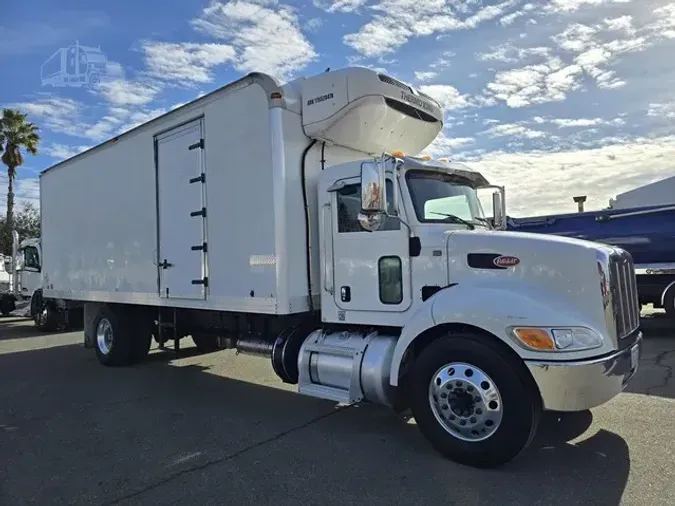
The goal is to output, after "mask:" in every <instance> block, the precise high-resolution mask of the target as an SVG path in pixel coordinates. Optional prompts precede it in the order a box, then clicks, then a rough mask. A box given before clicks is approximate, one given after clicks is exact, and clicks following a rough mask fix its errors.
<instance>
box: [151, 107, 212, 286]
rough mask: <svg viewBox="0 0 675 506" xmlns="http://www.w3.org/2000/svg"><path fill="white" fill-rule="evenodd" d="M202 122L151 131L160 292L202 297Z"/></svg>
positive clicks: (203, 283)
mask: <svg viewBox="0 0 675 506" xmlns="http://www.w3.org/2000/svg"><path fill="white" fill-rule="evenodd" d="M202 132H203V123H202V120H201V119H199V120H195V121H192V122H190V123H187V124H184V125H181V126H179V127H176V128H174V129H172V130H170V131H168V132H165V133H163V134H161V135H159V136H156V137H155V154H156V164H157V221H158V225H157V226H158V246H157V250H158V251H157V253H158V254H157V265H158V269H159V275H158V281H159V294H160V297H163V298H171V299H204V298H206V287H207V286H208V277H207V273H206V257H205V255H206V237H205V220H206V206H205V199H204V184H205V183H206V179H205V174H204V171H205V167H204V159H203V148H204V143H203V141H202V139H203V133H202Z"/></svg>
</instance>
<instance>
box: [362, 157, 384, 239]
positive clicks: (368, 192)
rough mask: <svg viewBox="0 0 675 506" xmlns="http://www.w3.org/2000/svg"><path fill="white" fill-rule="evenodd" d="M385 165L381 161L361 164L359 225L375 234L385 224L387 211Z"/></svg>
mask: <svg viewBox="0 0 675 506" xmlns="http://www.w3.org/2000/svg"><path fill="white" fill-rule="evenodd" d="M384 170H385V167H384V163H382V162H379V161H369V162H363V163H362V164H361V212H360V213H359V223H360V224H361V226H362V227H363V228H364V229H365V230H367V231H369V232H373V231H375V230H378V229H379V228H380V227H382V225H383V224H384V221H385V219H386V210H387V192H386V186H385V176H384Z"/></svg>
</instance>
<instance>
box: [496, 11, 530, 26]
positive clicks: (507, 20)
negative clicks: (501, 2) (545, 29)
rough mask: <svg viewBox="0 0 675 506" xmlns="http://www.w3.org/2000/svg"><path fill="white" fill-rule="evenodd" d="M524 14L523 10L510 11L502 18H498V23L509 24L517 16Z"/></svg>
mask: <svg viewBox="0 0 675 506" xmlns="http://www.w3.org/2000/svg"><path fill="white" fill-rule="evenodd" d="M524 15H525V13H524V12H523V11H516V12H512V13H511V14H507V15H506V16H504V17H503V18H502V19H500V20H499V24H501V25H502V26H509V25H510V24H513V22H514V21H515V20H516V19H518V18H520V17H522V16H524Z"/></svg>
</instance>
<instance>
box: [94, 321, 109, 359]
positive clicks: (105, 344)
mask: <svg viewBox="0 0 675 506" xmlns="http://www.w3.org/2000/svg"><path fill="white" fill-rule="evenodd" d="M96 341H97V343H98V349H99V350H101V353H103V354H104V355H107V354H108V353H110V350H111V349H112V343H113V329H112V325H111V324H110V322H109V321H108V319H107V318H101V321H100V322H98V325H97V326H96Z"/></svg>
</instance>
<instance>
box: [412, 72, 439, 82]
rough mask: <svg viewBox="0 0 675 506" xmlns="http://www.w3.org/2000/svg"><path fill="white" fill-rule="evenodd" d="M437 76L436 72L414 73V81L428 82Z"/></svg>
mask: <svg viewBox="0 0 675 506" xmlns="http://www.w3.org/2000/svg"><path fill="white" fill-rule="evenodd" d="M437 75H438V72H431V71H427V72H415V79H417V80H418V81H430V80H431V79H433V78H434V77H436V76H437Z"/></svg>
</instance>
